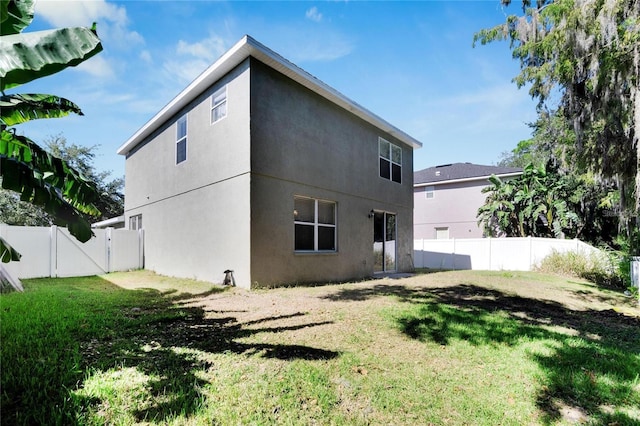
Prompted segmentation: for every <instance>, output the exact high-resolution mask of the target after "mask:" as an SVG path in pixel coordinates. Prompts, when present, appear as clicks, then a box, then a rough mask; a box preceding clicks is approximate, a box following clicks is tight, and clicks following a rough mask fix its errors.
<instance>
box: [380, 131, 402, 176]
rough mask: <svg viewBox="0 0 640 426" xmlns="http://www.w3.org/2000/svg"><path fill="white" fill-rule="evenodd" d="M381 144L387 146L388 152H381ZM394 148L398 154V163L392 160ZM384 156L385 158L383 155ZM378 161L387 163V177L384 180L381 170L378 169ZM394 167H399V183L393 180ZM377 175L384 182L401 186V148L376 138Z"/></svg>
mask: <svg viewBox="0 0 640 426" xmlns="http://www.w3.org/2000/svg"><path fill="white" fill-rule="evenodd" d="M381 142H382V143H385V144H387V146H388V147H389V150H388V151H387V152H386V153H383V152H382V150H381V146H380V145H381ZM394 148H396V149H397V150H398V151H399V152H400V162H397V161H394V160H393V149H394ZM383 154H384V155H386V157H385V156H384V155H383ZM380 160H384V161H388V162H389V177H388V178H386V177H384V176H382V168H381V167H380ZM394 165H396V166H398V167H400V181H399V182H398V181H395V180H393V166H394ZM378 175H379V176H380V177H381V178H382V179H385V180H389V181H391V182H395V183H397V184H400V185H402V147H400V146H398V145H396V144H393V143H391V142H389V141H388V140H386V139H384V138H382V137H378Z"/></svg>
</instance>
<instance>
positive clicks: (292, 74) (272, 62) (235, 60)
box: [117, 35, 422, 155]
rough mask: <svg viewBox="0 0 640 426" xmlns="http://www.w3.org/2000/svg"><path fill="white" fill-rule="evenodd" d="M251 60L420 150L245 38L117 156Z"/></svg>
mask: <svg viewBox="0 0 640 426" xmlns="http://www.w3.org/2000/svg"><path fill="white" fill-rule="evenodd" d="M248 57H253V58H256V59H258V60H259V61H261V62H263V63H265V64H266V65H268V66H270V67H271V68H273V69H274V70H276V71H279V72H281V73H282V74H284V75H286V76H287V77H289V78H291V79H292V80H294V81H296V82H298V83H299V84H301V85H303V86H304V87H306V88H308V89H310V90H312V91H314V92H315V93H317V94H319V95H320V96H322V97H324V98H326V99H328V100H329V101H331V102H333V103H334V104H336V105H338V106H340V107H342V108H344V109H345V110H347V111H350V112H351V113H352V114H355V115H356V116H358V117H360V118H361V119H363V120H364V121H366V122H368V123H370V124H372V125H374V126H376V127H378V128H379V129H381V130H383V131H385V132H387V133H389V134H390V135H392V136H394V137H396V138H397V139H398V140H400V141H401V142H404V143H406V144H407V145H409V146H411V147H413V148H414V149H417V148H420V147H421V146H422V143H421V142H419V141H418V140H416V139H414V138H413V137H411V136H409V135H408V134H406V133H405V132H403V131H402V130H400V129H398V128H397V127H394V126H393V125H391V124H389V123H388V122H387V121H385V120H383V119H382V118H380V117H378V116H377V115H375V114H374V113H372V112H371V111H369V110H367V109H366V108H364V107H362V106H361V105H358V104H357V103H355V102H354V101H352V100H351V99H349V98H347V97H346V96H344V95H343V94H342V93H340V92H338V91H337V90H335V89H333V88H332V87H330V86H329V85H327V84H325V83H323V82H322V81H320V80H318V79H317V78H315V77H314V76H312V75H311V74H309V73H308V72H306V71H305V70H303V69H302V68H299V67H298V66H296V65H294V64H292V63H291V62H289V61H288V60H286V59H285V58H283V57H282V56H280V55H278V54H277V53H276V52H274V51H272V50H271V49H269V48H268V47H266V46H264V45H263V44H261V43H259V42H257V41H256V40H254V39H253V38H252V37H251V36H249V35H245V36H244V37H243V38H242V39H241V40H240V41H239V42H237V43H236V44H235V46H233V47H232V48H231V49H229V51H227V53H225V54H224V55H222V56H221V57H220V58H219V59H218V60H217V61H215V62H214V63H213V64H212V65H211V66H210V67H209V68H207V69H206V70H205V71H204V72H203V73H202V74H200V75H199V76H198V77H197V78H196V79H195V80H194V81H193V82H191V84H189V86H187V87H186V88H185V89H184V90H183V91H182V92H180V94H178V96H176V97H175V98H173V100H172V101H171V102H169V103H168V104H167V105H166V106H165V107H164V108H162V110H160V112H158V113H157V114H156V115H155V116H154V117H153V118H151V120H149V121H148V122H147V123H146V124H145V125H144V126H142V127H141V128H140V129H139V130H138V131H137V132H136V133H135V134H134V135H133V136H131V137H130V138H129V139H128V140H127V141H126V142H125V143H124V144H122V146H120V148H118V151H117V153H118V154H121V155H126V154H127V153H128V152H129V151H131V149H133V148H134V147H135V146H136V145H138V144H139V143H140V142H142V141H143V140H144V139H145V138H147V137H148V136H149V135H151V134H152V133H153V132H154V131H155V130H156V129H158V128H159V127H160V126H161V125H162V124H163V123H164V122H166V121H167V120H168V119H169V118H171V117H172V116H174V115H175V114H177V113H178V112H179V111H180V110H181V109H182V108H184V107H185V106H186V105H188V104H189V103H190V102H191V101H193V100H194V99H195V98H196V97H198V96H199V95H200V94H201V93H202V92H204V91H205V90H206V89H207V88H208V87H210V86H211V85H212V84H213V83H215V82H216V81H218V80H219V79H220V78H221V77H223V76H224V75H225V74H227V73H228V72H230V71H231V70H233V69H234V68H235V67H236V66H237V65H239V64H240V63H241V62H242V61H244V60H245V59H247V58H248Z"/></svg>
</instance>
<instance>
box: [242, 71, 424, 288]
mask: <svg viewBox="0 0 640 426" xmlns="http://www.w3.org/2000/svg"><path fill="white" fill-rule="evenodd" d="M379 137H383V138H384V139H386V140H387V141H389V142H391V143H393V144H396V145H398V146H400V147H401V148H402V183H401V184H398V183H396V182H392V181H390V180H387V179H384V178H381V177H380V173H379V153H378V138H379ZM294 196H306V197H312V198H317V199H324V200H329V201H334V202H336V203H337V217H338V218H337V235H338V240H337V241H338V243H337V246H338V248H337V251H336V252H335V253H296V252H295V251H294V222H293V221H294V219H293V203H294ZM371 210H376V211H385V212H389V213H394V214H396V215H397V223H398V238H397V245H398V250H397V257H398V268H397V269H398V270H399V271H408V270H412V268H413V261H412V252H413V148H412V147H410V146H408V145H405V144H403V143H401V142H399V141H398V140H396V139H395V138H393V137H392V136H391V135H389V134H386V133H384V132H382V131H381V130H380V129H378V128H376V127H374V126H372V125H370V124H369V123H367V122H365V121H364V120H362V119H360V118H359V117H357V116H355V115H354V114H352V113H350V112H348V111H346V110H344V109H343V108H340V107H338V106H337V105H335V104H333V103H332V102H329V101H328V100H326V99H325V98H323V97H321V96H319V95H318V94H316V93H314V92H312V91H311V90H309V89H307V88H305V87H303V86H301V85H299V84H298V83H296V82H294V81H292V80H290V79H289V78H287V77H285V76H283V75H282V74H280V73H278V72H276V71H274V70H273V69H271V68H269V67H267V66H265V65H264V64H262V63H261V62H259V61H257V60H255V59H252V60H251V224H252V225H251V264H252V266H251V271H252V285H255V284H256V283H257V284H258V285H274V284H278V283H291V282H318V281H339V280H347V279H351V278H362V277H365V276H370V275H372V274H373V221H372V219H370V218H369V212H370V211H371Z"/></svg>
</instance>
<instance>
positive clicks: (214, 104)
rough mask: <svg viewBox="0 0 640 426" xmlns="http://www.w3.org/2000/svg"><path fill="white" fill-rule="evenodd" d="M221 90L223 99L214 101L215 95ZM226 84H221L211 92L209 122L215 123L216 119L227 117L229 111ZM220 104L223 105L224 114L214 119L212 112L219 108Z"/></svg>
mask: <svg viewBox="0 0 640 426" xmlns="http://www.w3.org/2000/svg"><path fill="white" fill-rule="evenodd" d="M222 92H224V99H222V100H220V101H218V102H215V99H216V97H218V96H219V95H220V94H221V93H222ZM227 94H228V93H227V85H226V84H225V85H224V86H222V87H221V88H219V89H218V90H216V91H215V92H213V95H211V124H214V123H217V122H218V121H220V120H222V119H224V118H226V117H227V113H228V112H229V110H228V109H227V108H228V104H227ZM222 106H224V115H223V116H222V117H219V118H218V119H215V120H214V118H213V117H214V115H215V114H214V112H215V111H216V110H217V109H219V108H221V107H222Z"/></svg>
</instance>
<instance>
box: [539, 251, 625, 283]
mask: <svg viewBox="0 0 640 426" xmlns="http://www.w3.org/2000/svg"><path fill="white" fill-rule="evenodd" d="M622 261H623V260H622V259H621V258H620V256H619V255H618V254H617V253H615V252H603V251H601V252H595V251H593V252H585V251H579V252H575V251H568V252H558V251H556V250H553V252H552V253H551V254H550V255H548V256H547V257H545V258H544V259H543V260H542V262H540V265H539V266H538V267H537V269H538V270H539V271H541V272H548V273H554V274H560V275H565V276H572V277H578V278H584V279H586V280H589V281H591V282H593V283H595V284H598V285H603V286H609V287H625V279H624V276H625V274H624V272H623V270H624V267H621V265H622V263H621V262H622ZM627 275H628V270H627Z"/></svg>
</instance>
